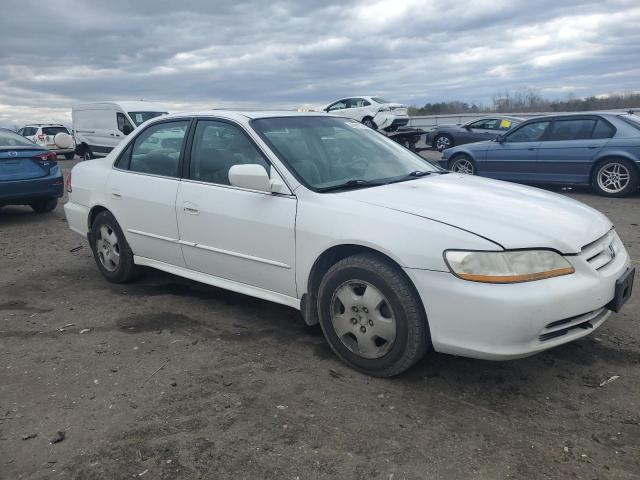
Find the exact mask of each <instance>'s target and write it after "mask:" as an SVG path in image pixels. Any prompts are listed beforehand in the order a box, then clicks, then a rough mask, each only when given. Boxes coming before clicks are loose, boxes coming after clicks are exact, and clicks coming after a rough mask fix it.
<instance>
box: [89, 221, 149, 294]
mask: <svg viewBox="0 0 640 480" xmlns="http://www.w3.org/2000/svg"><path fill="white" fill-rule="evenodd" d="M89 238H90V242H91V249H92V250H93V257H94V259H95V261H96V264H97V265H98V268H99V269H100V272H101V273H102V275H103V276H104V277H105V278H106V279H107V280H109V281H110V282H114V283H124V282H128V281H131V280H133V279H135V278H136V277H137V276H138V272H139V267H138V266H136V265H135V264H134V262H133V252H132V251H131V248H130V247H129V244H128V243H127V240H126V238H125V237H124V234H123V233H122V230H121V229H120V225H118V222H117V221H116V219H115V218H114V217H113V215H112V214H111V213H110V212H107V211H103V212H100V213H99V214H98V215H97V216H96V218H95V220H94V221H93V224H92V225H91V232H90V237H89Z"/></svg>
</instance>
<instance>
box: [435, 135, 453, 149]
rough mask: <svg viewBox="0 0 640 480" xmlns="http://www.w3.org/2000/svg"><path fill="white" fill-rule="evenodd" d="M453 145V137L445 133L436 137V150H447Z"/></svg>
mask: <svg viewBox="0 0 640 480" xmlns="http://www.w3.org/2000/svg"><path fill="white" fill-rule="evenodd" d="M450 146H451V139H450V138H449V137H446V136H444V135H442V136H440V137H438V138H436V150H438V151H439V152H441V151H443V150H446V149H447V148H449V147H450Z"/></svg>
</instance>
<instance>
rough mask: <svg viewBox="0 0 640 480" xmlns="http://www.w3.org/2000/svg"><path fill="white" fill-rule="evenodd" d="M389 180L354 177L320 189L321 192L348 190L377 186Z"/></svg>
mask: <svg viewBox="0 0 640 480" xmlns="http://www.w3.org/2000/svg"><path fill="white" fill-rule="evenodd" d="M387 183H388V182H374V181H370V180H362V179H359V178H358V179H354V180H347V181H346V182H344V183H339V184H337V185H331V186H329V187H322V188H319V189H318V190H319V191H320V192H331V191H333V190H347V189H353V188H365V187H377V186H380V185H386V184H387Z"/></svg>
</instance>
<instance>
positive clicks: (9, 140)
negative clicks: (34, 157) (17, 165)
mask: <svg viewBox="0 0 640 480" xmlns="http://www.w3.org/2000/svg"><path fill="white" fill-rule="evenodd" d="M35 146H36V144H35V143H33V142H31V141H30V140H27V139H26V138H24V137H23V136H22V135H18V134H17V133H13V132H10V131H9V130H0V147H35Z"/></svg>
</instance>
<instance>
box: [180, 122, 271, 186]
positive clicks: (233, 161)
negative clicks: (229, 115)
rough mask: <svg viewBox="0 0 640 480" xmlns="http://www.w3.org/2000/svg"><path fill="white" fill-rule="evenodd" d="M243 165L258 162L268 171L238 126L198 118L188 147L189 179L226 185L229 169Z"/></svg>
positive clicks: (262, 158)
mask: <svg viewBox="0 0 640 480" xmlns="http://www.w3.org/2000/svg"><path fill="white" fill-rule="evenodd" d="M243 164H258V165H262V166H263V167H264V168H265V170H267V172H268V171H269V163H268V162H267V161H266V160H265V158H264V156H263V155H262V153H261V152H260V151H259V150H258V148H257V147H256V146H255V145H254V144H253V143H252V142H251V141H250V140H249V138H248V137H247V136H246V134H245V133H244V132H243V131H242V130H241V129H240V128H239V127H237V126H235V125H232V124H229V123H226V122H220V121H216V120H200V121H198V125H197V126H196V131H195V135H194V137H193V147H192V149H191V163H190V165H189V178H191V179H192V180H198V181H201V182H209V183H217V184H219V185H230V182H229V169H230V168H231V167H232V166H234V165H243Z"/></svg>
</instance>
